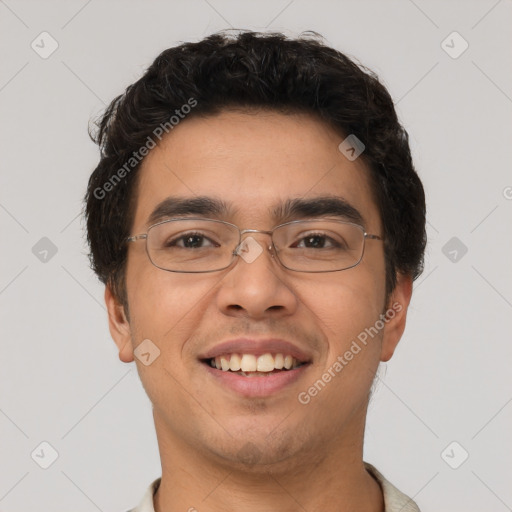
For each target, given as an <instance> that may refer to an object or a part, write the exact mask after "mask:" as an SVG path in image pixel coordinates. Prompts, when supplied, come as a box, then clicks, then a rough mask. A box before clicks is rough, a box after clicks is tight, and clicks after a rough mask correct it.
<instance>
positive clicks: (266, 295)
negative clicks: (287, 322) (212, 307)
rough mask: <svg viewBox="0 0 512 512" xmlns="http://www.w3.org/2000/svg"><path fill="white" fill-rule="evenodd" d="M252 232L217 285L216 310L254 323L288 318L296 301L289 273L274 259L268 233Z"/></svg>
mask: <svg viewBox="0 0 512 512" xmlns="http://www.w3.org/2000/svg"><path fill="white" fill-rule="evenodd" d="M253 233H254V234H253ZM253 233H251V235H250V236H247V237H245V238H244V239H243V241H242V243H241V244H240V245H239V246H238V247H237V249H236V253H237V255H238V258H237V260H236V261H235V263H234V265H233V266H232V267H230V269H229V270H228V275H226V276H225V278H224V279H223V280H222V281H221V284H220V289H219V292H218V295H217V304H218V307H219V309H220V311H221V312H222V313H224V314H225V315H228V316H237V317H249V318H252V319H256V320H261V319H265V318H277V317H284V316H287V315H291V314H293V313H294V312H295V311H296V309H297V305H298V300H297V297H296V295H295V293H294V291H293V289H292V287H291V284H290V281H291V279H290V277H291V276H289V275H287V273H288V272H289V271H286V270H284V269H283V268H282V267H281V266H280V265H279V263H278V261H277V259H276V258H275V257H274V254H273V248H272V246H271V245H270V237H268V233H267V234H265V232H263V233H261V232H260V233H259V234H256V233H255V232H253Z"/></svg>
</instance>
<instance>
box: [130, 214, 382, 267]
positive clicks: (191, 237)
mask: <svg viewBox="0 0 512 512" xmlns="http://www.w3.org/2000/svg"><path fill="white" fill-rule="evenodd" d="M245 233H264V234H267V235H270V237H271V245H269V246H268V250H269V251H270V253H271V254H272V257H274V256H275V258H276V259H277V260H278V261H279V263H280V264H281V265H282V266H283V267H284V268H286V269H288V270H293V271H296V272H337V271H340V270H346V269H349V268H352V267H355V266H356V265H357V264H358V263H359V262H360V261H361V260H362V258H363V253H364V247H365V241H366V239H370V240H383V239H382V238H381V237H380V236H377V235H370V234H368V233H366V232H365V230H364V228H363V227H362V226H360V225H358V224H353V223H350V222H344V221H339V220H329V219H319V220H296V221H292V222H287V223H285V224H281V225H279V226H276V227H275V228H274V229H273V230H272V231H262V230H258V229H243V230H241V229H239V228H238V226H235V225H234V224H231V223H229V222H225V221H221V220H213V219H202V218H175V219H168V220H164V221H163V222H159V223H157V224H154V225H153V226H151V227H150V228H149V229H148V231H147V233H144V234H140V235H135V236H131V237H129V238H127V239H126V240H127V241H128V242H136V241H137V240H145V241H146V252H147V254H148V257H149V259H150V261H151V263H152V264H153V265H155V267H158V268H160V269H162V270H166V271H168V272H193V273H200V272H216V271H219V270H224V269H226V268H228V267H230V266H231V265H232V264H233V262H234V261H235V260H236V258H237V257H238V256H240V257H242V258H243V259H244V260H245V261H247V262H251V261H254V259H256V258H257V257H258V256H259V255H260V254H261V252H263V249H262V247H261V245H260V244H259V243H258V242H256V240H255V239H254V238H252V237H247V238H245V239H244V240H243V241H242V235H244V234H245Z"/></svg>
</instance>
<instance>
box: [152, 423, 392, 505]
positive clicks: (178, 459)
mask: <svg viewBox="0 0 512 512" xmlns="http://www.w3.org/2000/svg"><path fill="white" fill-rule="evenodd" d="M155 427H156V431H157V437H158V444H159V449H160V456H161V460H162V479H161V483H160V486H159V488H158V491H157V492H156V494H155V497H154V506H155V512H178V511H180V512H182V511H184V510H186V511H191V512H194V511H198V512H221V511H222V512H236V511H240V510H244V512H256V511H261V510H265V511H267V512H277V511H279V512H296V511H297V510H333V508H334V509H335V510H337V511H338V512H352V511H353V510H359V511H362V512H363V511H364V512H382V511H383V510H384V504H383V497H382V492H381V489H380V486H379V484H378V483H377V481H376V480H374V478H373V477H372V476H371V475H370V474H369V473H368V472H367V471H366V469H365V467H364V463H363V461H362V444H363V435H362V434H363V430H364V415H363V417H362V424H361V425H359V427H360V428H356V429H353V428H352V429H351V428H348V429H344V432H343V437H341V436H340V438H339V439H335V441H334V442H331V443H330V445H327V444H326V443H325V442H323V443H322V444H321V446H322V447H323V449H322V450H321V451H320V450H318V449H317V450H314V451H311V452H310V453H301V454H296V455H295V456H290V457H287V458H286V459H285V460H282V461H279V462H274V463H271V464H242V463H239V462H236V461H233V460H226V459H223V458H222V457H219V456H218V455H216V454H211V453H205V450H204V449H203V450H200V449H199V448H200V447H199V448H198V445H197V444H196V445H194V446H192V445H191V444H188V443H187V442H186V441H184V440H183V439H180V438H178V437H177V436H175V435H173V434H172V433H171V432H170V431H169V429H166V428H165V427H166V425H165V424H164V423H163V421H162V420H161V419H160V418H159V417H158V416H157V414H156V413H155ZM345 434H346V435H345ZM355 434H356V435H355ZM357 434H358V435H357ZM333 437H334V436H333ZM333 503H335V504H336V505H335V506H333Z"/></svg>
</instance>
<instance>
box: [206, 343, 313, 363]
mask: <svg viewBox="0 0 512 512" xmlns="http://www.w3.org/2000/svg"><path fill="white" fill-rule="evenodd" d="M268 353H271V354H285V355H288V354H289V355H291V356H292V357H294V358H295V359H297V360H298V361H299V362H301V363H308V362H310V361H311V356H310V355H308V354H307V353H306V352H304V351H303V350H301V349H300V348H299V347H297V346H296V345H294V344H293V343H291V342H289V341H285V340H282V339H278V338H266V339H260V340H257V339H249V338H239V339H235V340H228V341H225V342H223V343H219V344H218V345H215V346H214V347H212V348H210V349H209V350H207V351H206V352H204V353H203V354H201V355H200V356H199V359H213V358H215V357H217V356H222V355H224V354H254V355H255V356H259V355H262V354H268Z"/></svg>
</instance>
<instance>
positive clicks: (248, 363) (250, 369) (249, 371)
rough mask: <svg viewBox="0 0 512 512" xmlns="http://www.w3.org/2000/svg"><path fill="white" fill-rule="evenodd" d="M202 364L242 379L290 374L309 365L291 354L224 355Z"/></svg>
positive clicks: (205, 360) (203, 360) (209, 359)
mask: <svg viewBox="0 0 512 512" xmlns="http://www.w3.org/2000/svg"><path fill="white" fill-rule="evenodd" d="M201 362H202V363H204V364H206V365H207V366H210V367H212V368H215V369H217V370H220V371H222V372H229V373H233V374H236V375H239V376H240V377H268V376H270V375H275V374H276V373H281V372H289V371H292V370H295V369H296V368H300V367H301V366H303V365H305V364H308V362H301V361H299V359H297V358H296V357H293V356H292V355H291V354H281V353H277V354H272V353H270V352H267V353H265V354H262V355H259V356H257V355H255V354H237V353H234V354H223V355H221V356H216V357H212V358H207V359H202V360H201Z"/></svg>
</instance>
